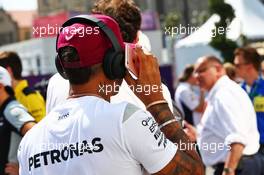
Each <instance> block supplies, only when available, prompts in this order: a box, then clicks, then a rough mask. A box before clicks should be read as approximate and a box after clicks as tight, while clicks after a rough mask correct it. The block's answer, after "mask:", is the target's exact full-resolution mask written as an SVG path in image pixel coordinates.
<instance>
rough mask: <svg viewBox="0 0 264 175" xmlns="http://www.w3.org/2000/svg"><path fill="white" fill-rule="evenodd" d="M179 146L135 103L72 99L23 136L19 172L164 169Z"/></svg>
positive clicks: (134, 173) (92, 174) (130, 174)
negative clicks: (167, 137)
mask: <svg viewBox="0 0 264 175" xmlns="http://www.w3.org/2000/svg"><path fill="white" fill-rule="evenodd" d="M176 151H177V147H176V146H175V145H174V144H173V143H172V142H170V141H169V140H168V139H166V137H165V136H164V134H163V133H162V132H161V131H160V130H159V129H158V126H157V123H156V122H155V120H154V119H153V117H152V116H151V115H150V114H149V113H148V112H145V111H143V110H141V109H139V108H137V107H135V106H134V105H132V104H128V103H120V104H110V103H108V102H107V101H105V100H103V99H100V98H98V97H91V96H85V97H80V98H75V99H68V100H66V102H65V103H64V104H62V105H58V106H57V107H56V108H55V109H54V110H52V111H51V112H50V113H49V114H48V115H47V116H46V117H45V118H44V119H43V120H42V121H41V122H40V123H38V124H37V125H36V126H35V127H34V128H32V129H31V130H30V131H29V132H28V133H27V134H26V135H25V136H24V137H23V139H22V141H21V144H20V147H19V151H18V159H19V164H20V175H29V174H30V175H52V174H54V175H55V174H63V175H73V174H78V175H106V174H107V175H124V174H125V175H140V174H143V168H142V167H144V168H145V169H146V170H147V171H148V172H149V173H156V172H158V171H160V170H161V169H162V168H164V167H165V166H166V165H167V164H168V163H169V162H170V161H171V160H172V158H173V157H174V155H175V154H176Z"/></svg>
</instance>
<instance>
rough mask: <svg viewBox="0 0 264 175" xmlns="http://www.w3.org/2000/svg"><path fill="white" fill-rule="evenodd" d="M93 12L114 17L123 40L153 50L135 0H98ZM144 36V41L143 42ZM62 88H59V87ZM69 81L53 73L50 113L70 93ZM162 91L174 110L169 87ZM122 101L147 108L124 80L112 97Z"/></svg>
mask: <svg viewBox="0 0 264 175" xmlns="http://www.w3.org/2000/svg"><path fill="white" fill-rule="evenodd" d="M92 12H93V13H97V14H105V15H108V16H111V17H112V18H114V19H115V20H116V21H117V23H118V24H119V26H120V30H121V33H122V37H123V40H124V41H125V42H128V43H137V44H139V45H140V46H142V47H143V48H145V50H147V51H149V52H150V51H151V47H150V43H149V42H148V40H147V41H146V37H144V35H143V33H142V32H140V31H139V29H140V25H141V14H140V9H139V8H138V7H137V6H136V4H135V3H134V1H133V0H97V1H96V2H95V4H94V7H93V9H92ZM142 38H143V42H142ZM58 86H59V87H60V88H57V87H58ZM69 91H70V88H69V82H68V81H66V80H65V79H63V78H62V77H61V76H60V75H59V74H58V73H56V74H55V75H53V76H52V77H51V78H50V80H49V84H48V88H47V99H46V111H47V113H49V112H50V111H51V110H52V109H53V108H54V107H55V106H56V105H58V104H60V103H63V102H64V101H65V100H66V99H67V97H68V95H69ZM162 92H163V95H164V98H165V100H166V101H167V102H168V104H169V107H170V109H171V110H172V111H173V107H172V100H171V95H170V92H169V89H168V87H167V86H166V85H164V84H162ZM122 101H127V102H130V103H132V104H134V105H136V106H138V107H140V108H141V109H145V105H144V103H143V102H142V101H141V100H140V99H138V98H137V97H136V96H135V95H134V93H133V92H132V90H130V88H129V87H128V85H127V83H126V81H123V82H122V84H121V86H120V89H119V93H118V94H117V95H115V96H113V97H111V103H119V102H122Z"/></svg>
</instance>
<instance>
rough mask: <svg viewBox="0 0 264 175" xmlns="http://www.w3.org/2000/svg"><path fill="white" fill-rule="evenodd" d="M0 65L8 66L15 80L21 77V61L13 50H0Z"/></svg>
mask: <svg viewBox="0 0 264 175" xmlns="http://www.w3.org/2000/svg"><path fill="white" fill-rule="evenodd" d="M0 66H2V67H4V68H7V67H10V68H11V69H12V72H13V76H14V78H15V79H16V80H21V79H22V75H21V74H22V63H21V60H20V58H19V56H18V54H17V53H15V52H1V53H0Z"/></svg>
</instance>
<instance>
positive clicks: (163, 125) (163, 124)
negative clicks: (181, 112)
mask: <svg viewBox="0 0 264 175" xmlns="http://www.w3.org/2000/svg"><path fill="white" fill-rule="evenodd" d="M177 121H178V120H176V119H175V118H173V119H170V120H168V121H166V122H164V123H162V124H161V125H159V129H161V128H163V127H165V126H167V125H169V124H171V123H173V122H177Z"/></svg>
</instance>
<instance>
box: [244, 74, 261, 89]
mask: <svg viewBox="0 0 264 175" xmlns="http://www.w3.org/2000/svg"><path fill="white" fill-rule="evenodd" d="M258 76H259V75H258V72H257V71H252V72H251V73H248V76H247V78H246V79H245V81H246V83H247V85H249V86H252V85H253V84H254V82H255V81H256V80H257V79H258Z"/></svg>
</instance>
